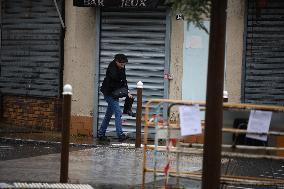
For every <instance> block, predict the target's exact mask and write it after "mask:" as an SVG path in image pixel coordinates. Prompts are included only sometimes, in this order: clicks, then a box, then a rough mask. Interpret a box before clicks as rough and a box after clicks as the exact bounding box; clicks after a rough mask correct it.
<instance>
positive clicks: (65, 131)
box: [60, 84, 72, 183]
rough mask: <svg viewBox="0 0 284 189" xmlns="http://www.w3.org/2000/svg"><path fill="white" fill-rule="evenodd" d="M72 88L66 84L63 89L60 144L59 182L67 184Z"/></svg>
mask: <svg viewBox="0 0 284 189" xmlns="http://www.w3.org/2000/svg"><path fill="white" fill-rule="evenodd" d="M71 100H72V86H71V85H69V84H67V85H65V86H64V88H63V124H62V131H61V132H62V142H61V145H62V147H61V165H60V182H62V183H67V182H68V164H69V139H70V117H71Z"/></svg>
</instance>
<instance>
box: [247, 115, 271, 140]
mask: <svg viewBox="0 0 284 189" xmlns="http://www.w3.org/2000/svg"><path fill="white" fill-rule="evenodd" d="M271 117H272V112H271V111H260V110H251V112H250V116H249V122H248V126H247V132H253V133H268V131H269V126H270V122H271ZM246 137H247V138H253V139H257V140H261V141H267V135H258V134H249V133H248V134H246Z"/></svg>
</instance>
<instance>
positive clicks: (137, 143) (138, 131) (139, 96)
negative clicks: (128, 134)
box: [135, 81, 143, 148]
mask: <svg viewBox="0 0 284 189" xmlns="http://www.w3.org/2000/svg"><path fill="white" fill-rule="evenodd" d="M142 89H143V83H142V82H141V81H139V82H138V83H137V110H136V140H135V148H140V147H141V117H142Z"/></svg>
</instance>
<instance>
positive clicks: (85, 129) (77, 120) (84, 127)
mask: <svg viewBox="0 0 284 189" xmlns="http://www.w3.org/2000/svg"><path fill="white" fill-rule="evenodd" d="M92 125H93V118H92V117H87V116H71V127H70V135H81V136H93V127H92Z"/></svg>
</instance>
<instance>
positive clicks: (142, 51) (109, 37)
mask: <svg viewBox="0 0 284 189" xmlns="http://www.w3.org/2000/svg"><path fill="white" fill-rule="evenodd" d="M100 33H101V38H100V40H101V41H100V74H99V83H100V84H101V83H102V81H103V78H104V77H105V72H106V68H107V66H108V64H109V63H110V62H111V61H112V60H113V57H114V55H115V54H116V53H124V54H126V55H127V56H128V60H129V63H128V64H127V65H126V74H127V80H128V86H129V88H130V90H131V91H132V93H134V96H135V94H136V85H137V82H138V81H142V82H143V84H144V89H143V104H145V101H146V100H147V99H149V98H164V97H165V96H166V95H167V92H168V91H167V90H168V88H167V84H168V81H167V80H164V72H165V62H166V53H165V52H166V40H167V37H166V36H167V34H166V33H167V11H166V10H165V9H155V10H132V9H130V10H123V9H119V10H114V9H108V10H102V12H101V32H100ZM165 86H166V87H165ZM135 97H136V96H135ZM123 103H124V101H123V100H121V108H122V107H123ZM106 106H107V104H106V102H105V101H104V100H103V95H102V94H101V93H100V94H99V115H98V126H100V124H101V122H102V119H103V117H104V114H105V111H106ZM143 107H144V105H143ZM133 108H134V111H135V109H136V100H135V102H134V106H133ZM122 119H123V129H124V131H127V132H130V133H131V132H134V131H135V124H136V122H135V118H132V117H129V116H126V115H123V117H122ZM108 131H115V127H114V119H112V120H111V123H110V127H109V129H108Z"/></svg>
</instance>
